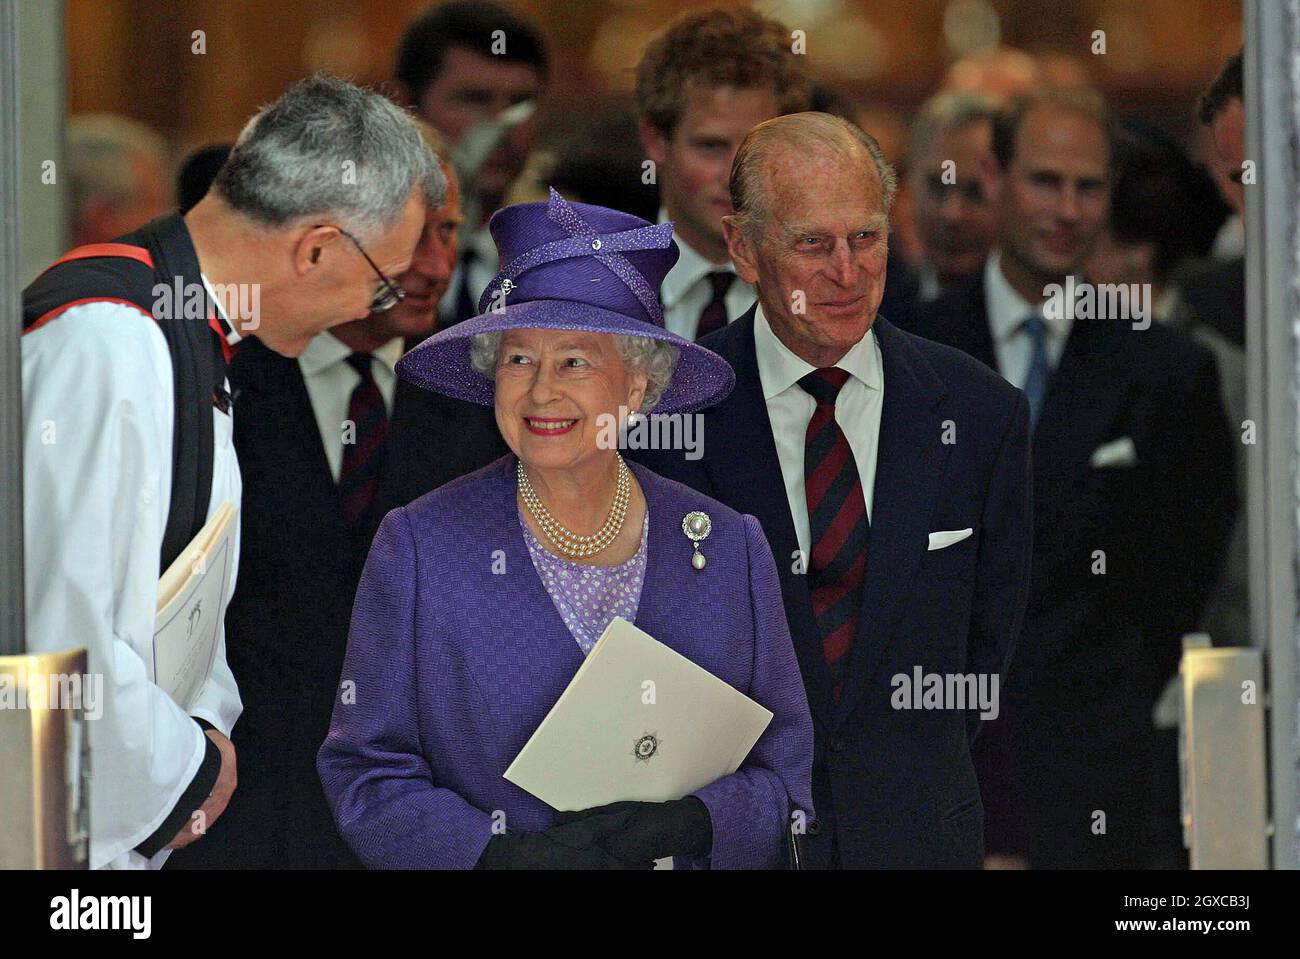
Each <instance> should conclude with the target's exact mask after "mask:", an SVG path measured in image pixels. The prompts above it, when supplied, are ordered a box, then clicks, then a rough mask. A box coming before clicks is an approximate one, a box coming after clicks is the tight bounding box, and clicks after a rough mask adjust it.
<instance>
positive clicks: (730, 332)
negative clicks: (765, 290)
mask: <svg viewBox="0 0 1300 959" xmlns="http://www.w3.org/2000/svg"><path fill="white" fill-rule="evenodd" d="M754 313H755V308H754V307H751V308H750V309H749V311H748V312H746V313H745V314H744V315H743V316H741V317H739V318H738V319H736V320H735V321H734V322H732V323H730V324H728V325H727V327H726V328H725V330H724V331H723V333H722V334H719V338H716V339H714V340H713V341H712V342H710V344H709V346H710V347H711V348H712V349H714V350H716V351H717V352H718V353H719V355H721V356H722V357H723V358H724V359H726V360H727V362H729V363H730V364H731V366H732V368H733V369H734V370H735V371H736V388H735V389H734V390H733V391H732V393H731V395H730V396H729V397H727V399H726V400H724V401H723V402H722V403H721V404H719V405H718V406H717V407H715V408H714V409H713V410H711V411H710V413H709V419H708V422H709V424H710V426H711V427H712V428H711V430H710V431H709V434H708V436H707V437H706V438H705V448H706V449H707V450H708V453H707V454H706V456H705V458H704V464H705V469H706V470H707V471H708V474H709V479H710V481H711V483H712V485H713V489H714V490H715V492H716V493H717V499H720V500H722V501H723V502H724V503H726V504H727V505H728V506H730V507H731V508H732V509H734V510H736V511H737V512H740V513H749V514H750V515H751V516H754V517H755V518H757V519H758V521H759V524H760V525H761V526H762V527H763V531H764V533H765V534H766V536H767V540H768V545H769V546H771V547H772V555H773V557H774V558H775V559H776V570H777V575H778V576H779V577H780V580H781V596H782V598H783V599H784V601H785V610H786V619H787V620H788V621H789V624H790V634H791V638H792V639H793V641H794V649H795V654H796V656H797V657H798V659H799V669H800V671H801V672H802V673H803V678H804V686H805V687H806V689H807V693H808V703H809V705H810V706H811V707H812V711H813V714H814V716H815V717H816V718H817V719H818V720H819V721H820V722H821V723H823V724H826V723H827V722H828V721H829V719H830V675H829V673H828V671H827V669H826V659H825V656H824V654H823V653H822V647H821V637H820V636H819V635H818V633H817V629H816V626H815V619H814V617H813V609H812V597H811V596H810V594H809V591H808V578H807V576H806V575H804V574H802V573H796V572H795V571H794V565H795V560H794V553H795V551H796V550H798V548H799V539H798V537H797V536H796V535H795V530H794V519H793V518H792V517H791V516H790V505H789V502H788V501H787V499H786V495H785V478H784V477H783V476H782V474H781V462H780V460H779V459H778V458H777V455H776V441H775V440H774V439H773V438H772V422H771V420H770V419H768V415H767V401H766V400H765V399H764V398H763V385H762V383H761V382H760V381H759V377H758V357H757V354H756V353H755V347H754Z"/></svg>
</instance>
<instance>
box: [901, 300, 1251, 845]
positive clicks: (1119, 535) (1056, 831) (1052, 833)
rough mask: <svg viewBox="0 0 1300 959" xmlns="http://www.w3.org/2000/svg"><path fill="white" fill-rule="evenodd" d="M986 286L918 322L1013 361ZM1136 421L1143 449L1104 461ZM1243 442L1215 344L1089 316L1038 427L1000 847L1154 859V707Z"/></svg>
mask: <svg viewBox="0 0 1300 959" xmlns="http://www.w3.org/2000/svg"><path fill="white" fill-rule="evenodd" d="M984 294H985V291H984V281H983V276H982V275H981V276H980V277H979V278H977V279H975V280H973V281H972V282H970V283H968V284H965V285H963V286H961V287H958V288H955V289H953V290H951V291H949V292H947V293H945V295H944V296H942V297H941V298H940V299H938V300H936V301H935V302H933V303H931V304H926V305H923V306H921V307H918V309H917V311H916V313H915V314H914V316H913V321H912V326H911V329H912V330H913V332H915V333H917V334H919V335H921V336H924V337H927V338H930V339H933V340H937V341H938V342H941V343H947V344H949V345H951V346H955V347H957V348H959V349H961V350H963V351H965V352H967V353H969V354H970V355H971V356H974V357H975V358H977V359H979V360H981V361H982V362H983V363H985V364H986V365H988V366H989V367H991V368H993V369H995V370H996V369H997V360H996V354H995V351H994V343H993V335H992V332H991V330H990V327H989V320H988V314H987V308H986V304H985V295H984ZM1125 437H1127V438H1129V439H1130V440H1131V441H1132V447H1131V448H1132V449H1133V450H1134V451H1135V453H1136V457H1135V461H1134V462H1129V463H1124V462H1119V463H1117V464H1116V465H1112V466H1109V467H1103V466H1099V465H1098V466H1094V465H1092V460H1093V456H1094V453H1095V452H1096V451H1097V450H1098V449H1099V448H1100V447H1104V446H1106V445H1107V444H1111V445H1110V450H1111V451H1114V450H1115V449H1116V448H1117V447H1116V445H1115V444H1116V442H1117V441H1118V442H1119V444H1120V445H1121V446H1122V445H1123V440H1124V438H1125ZM1231 444H1232V440H1231V436H1230V434H1229V432H1228V427H1227V423H1226V421H1225V417H1224V413H1223V409H1222V406H1221V403H1220V399H1219V388H1218V374H1217V371H1216V368H1215V364H1214V360H1213V357H1212V356H1211V355H1210V353H1209V352H1207V351H1206V350H1204V349H1203V348H1201V347H1200V346H1198V345H1197V344H1195V343H1194V342H1193V341H1192V340H1190V339H1189V338H1187V337H1185V336H1183V335H1181V334H1179V333H1177V332H1175V331H1173V330H1170V329H1167V328H1164V327H1162V326H1160V325H1159V324H1153V325H1152V326H1151V328H1149V329H1146V330H1134V329H1133V328H1132V325H1131V323H1130V321H1128V320H1120V319H1104V320H1089V319H1077V320H1075V321H1074V323H1073V326H1072V328H1071V332H1070V335H1069V337H1068V339H1067V341H1066V344H1065V348H1064V352H1063V353H1062V356H1061V359H1060V362H1059V363H1058V364H1057V368H1056V370H1055V372H1054V373H1053V375H1052V378H1051V381H1050V385H1049V387H1048V391H1047V394H1046V397H1045V399H1044V402H1043V408H1042V412H1041V415H1040V417H1039V421H1038V424H1037V427H1036V429H1035V432H1034V437H1033V462H1034V506H1035V509H1034V514H1035V515H1034V555H1033V580H1032V583H1033V585H1032V589H1031V593H1030V599H1029V611H1028V614H1027V616H1026V619H1025V629H1024V633H1023V636H1022V639H1021V643H1020V646H1019V651H1018V653H1017V656H1016V658H1015V660H1014V662H1013V664H1012V668H1011V686H1010V689H1009V694H1010V700H1011V709H1010V711H1009V713H1010V718H1011V726H1012V729H1011V733H1012V736H1011V739H1012V744H1013V749H1014V762H1015V766H1016V774H1015V782H1016V788H1015V790H1014V797H1013V798H1014V802H1013V804H1012V807H1011V808H1009V809H1008V808H1005V807H1003V808H994V809H990V815H991V825H994V826H1000V827H1001V828H1000V829H998V830H996V831H999V832H1000V833H1001V834H1002V835H1003V836H1004V837H1005V836H1006V835H1007V834H1010V833H1014V832H1016V831H1017V829H1016V827H1017V826H1019V827H1021V828H1020V829H1019V830H1018V831H1019V832H1020V837H1019V839H1020V845H1021V848H1020V849H1008V848H1002V849H999V850H997V851H1000V852H1025V853H1027V854H1028V857H1029V859H1030V862H1031V864H1033V865H1035V866H1045V867H1075V866H1078V867H1105V866H1137V865H1141V864H1143V863H1144V862H1147V861H1150V860H1149V859H1148V858H1147V856H1148V851H1147V850H1144V849H1143V848H1142V843H1143V842H1144V838H1145V837H1146V836H1147V835H1148V834H1149V830H1148V829H1147V828H1146V827H1145V826H1144V824H1143V822H1142V818H1143V815H1144V814H1145V811H1146V809H1147V807H1148V805H1149V803H1150V799H1151V797H1150V796H1148V795H1146V789H1147V783H1148V781H1149V773H1150V770H1151V764H1152V763H1165V762H1167V761H1168V757H1167V756H1165V755H1164V754H1163V752H1162V751H1161V750H1160V749H1158V748H1157V745H1156V743H1157V740H1156V736H1155V733H1154V729H1153V725H1152V719H1151V709H1152V705H1153V703H1154V701H1155V699H1156V698H1157V696H1158V694H1159V692H1160V690H1161V688H1162V686H1163V685H1164V683H1165V682H1166V680H1168V678H1169V677H1170V676H1171V675H1172V674H1173V673H1174V671H1175V670H1176V668H1177V663H1178V658H1179V654H1180V648H1181V636H1182V634H1183V633H1184V632H1187V631H1190V630H1192V629H1194V628H1195V627H1196V624H1197V622H1198V620H1199V618H1200V615H1201V612H1202V610H1203V608H1204V606H1205V603H1206V600H1207V598H1208V596H1209V594H1210V592H1211V590H1212V588H1213V587H1214V585H1215V583H1216V581H1217V578H1218V575H1219V570H1220V566H1221V564H1222V560H1223V555H1224V549H1225V544H1226V540H1227V535H1228V532H1229V530H1230V528H1231V525H1232V518H1233V515H1234V513H1235V510H1236V503H1237V500H1236V492H1235V477H1234V472H1233V458H1232V445H1231ZM1120 459H1121V460H1124V459H1126V458H1124V457H1120ZM1103 552H1104V564H1105V566H1104V569H1105V572H1104V573H1101V572H1100V571H1099V570H1100V569H1101V568H1102V567H1101V565H1100V563H1101V554H1102V553H1103ZM1098 813H1102V814H1104V817H1105V819H1104V827H1105V832H1104V834H1102V833H1100V831H1099V830H1100V826H1101V824H1102V822H1103V821H1102V819H1101V818H1100V817H1099V816H1098V815H1097V814H1098ZM998 818H1000V819H1001V822H1000V823H994V822H992V820H995V819H998ZM1094 830H1097V831H1094Z"/></svg>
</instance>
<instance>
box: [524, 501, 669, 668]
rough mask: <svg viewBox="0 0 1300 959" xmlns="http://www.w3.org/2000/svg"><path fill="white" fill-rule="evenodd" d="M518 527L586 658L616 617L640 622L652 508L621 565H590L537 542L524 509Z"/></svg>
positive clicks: (559, 610)
mask: <svg viewBox="0 0 1300 959" xmlns="http://www.w3.org/2000/svg"><path fill="white" fill-rule="evenodd" d="M519 526H520V528H522V530H523V533H524V542H526V543H527V544H528V552H529V553H530V554H531V555H532V557H533V566H534V567H535V568H536V570H537V575H538V576H540V577H541V579H542V585H544V586H545V587H546V592H548V593H550V595H551V602H553V603H554V604H555V609H556V611H557V612H558V613H559V614H560V618H561V619H563V620H564V625H565V626H567V627H569V632H570V633H572V634H573V638H574V639H576V640H577V641H578V647H579V648H580V649H581V650H582V655H584V656H586V655H587V654H588V653H590V652H591V650H592V648H593V647H595V645H596V641H597V640H598V639H600V635H601V633H603V632H605V627H607V626H608V625H609V624H610V622H611V621H612V620H613V619H614V617H615V616H622V617H623V618H624V619H626V620H627V621H628V622H629V623H632V622H635V621H636V612H637V609H638V608H639V607H640V605H641V586H642V584H643V583H644V582H645V561H646V542H647V537H648V534H649V531H650V511H649V510H648V509H647V510H646V516H645V521H644V522H643V523H642V524H641V545H640V546H638V547H637V551H636V553H635V554H634V555H633V556H632V558H631V559H629V560H627V561H626V562H623V563H619V564H618V565H617V566H588V565H586V564H584V563H575V562H572V561H571V560H567V559H565V558H564V557H562V556H556V555H555V554H554V553H552V552H551V551H550V550H548V549H547V548H546V547H545V546H543V545H542V544H541V543H539V542H538V541H537V537H536V536H534V535H533V531H532V530H531V529H529V528H528V523H527V522H526V521H525V520H524V514H523V510H522V508H521V509H520V511H519Z"/></svg>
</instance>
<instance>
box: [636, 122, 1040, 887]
mask: <svg viewBox="0 0 1300 959" xmlns="http://www.w3.org/2000/svg"><path fill="white" fill-rule="evenodd" d="M895 187H896V178H895V175H894V172H893V170H892V169H891V168H890V166H889V164H888V163H887V162H886V160H885V159H884V157H883V155H882V154H881V153H880V150H879V147H878V146H877V145H876V143H875V141H874V140H873V139H872V138H871V137H870V136H868V135H867V134H865V133H863V132H862V131H861V130H859V129H858V128H857V127H855V126H853V125H852V124H850V123H848V122H846V121H844V120H842V119H840V118H838V117H832V116H830V115H828V114H824V113H797V114H792V115H789V116H784V117H778V118H776V119H773V120H768V121H766V122H764V123H761V124H759V125H758V126H756V127H754V129H753V130H751V131H750V132H749V135H748V136H747V137H746V138H745V141H744V143H743V144H742V145H741V147H740V150H739V151H738V152H737V154H736V159H735V162H734V164H733V166H732V173H731V196H732V202H733V205H734V207H735V209H736V213H735V214H734V215H732V216H729V217H727V218H726V220H725V221H724V223H725V229H726V236H727V244H728V247H729V249H730V251H731V256H732V258H733V260H734V261H735V264H736V268H737V271H738V272H739V273H740V275H741V277H743V278H744V279H745V280H746V281H747V282H750V283H754V284H756V286H757V288H758V303H757V304H756V305H755V307H754V308H753V309H751V310H750V311H749V312H748V313H746V314H745V315H744V316H743V317H741V318H739V319H737V320H736V321H735V322H734V323H732V324H730V325H728V326H727V327H725V328H724V329H722V330H719V331H718V332H717V333H715V334H713V335H712V336H710V337H708V338H706V339H705V340H704V341H703V342H704V343H706V344H707V345H708V346H709V348H710V349H712V350H714V351H715V352H717V353H720V354H721V355H722V356H724V357H726V358H727V360H728V361H729V362H730V363H731V365H732V366H733V367H734V368H735V370H736V389H735V392H734V393H732V395H731V396H730V397H729V398H728V399H727V400H725V401H724V402H723V403H721V404H719V405H718V406H715V407H713V408H712V409H710V410H708V411H706V412H705V413H704V414H703V416H704V444H703V455H702V457H698V458H693V459H688V458H687V457H686V455H684V454H683V453H682V452H680V451H664V450H660V451H655V452H652V453H648V454H643V456H644V457H645V460H646V462H648V463H650V464H652V468H653V469H655V470H657V471H659V472H661V473H663V474H664V475H667V476H671V477H673V478H675V479H678V480H681V481H682V482H685V483H687V484H689V485H691V486H694V487H696V488H697V489H699V490H701V491H702V492H705V493H707V494H708V495H710V496H713V497H715V498H717V499H720V500H722V501H723V502H725V503H727V504H728V505H729V506H732V507H733V508H735V509H738V510H741V511H743V512H746V513H751V514H753V515H755V516H757V517H758V518H759V520H760V521H761V523H762V525H763V530H764V532H765V534H766V535H767V538H768V541H769V542H770V544H771V546H772V551H773V553H774V554H775V556H776V558H777V565H778V567H779V571H780V576H781V589H782V596H783V600H784V604H785V610H786V616H787V618H788V619H789V623H790V630H791V633H792V636H793V639H794V644H795V649H796V653H797V655H798V658H799V664H800V668H801V670H802V672H803V677H804V683H805V686H806V688H807V692H808V699H809V704H810V706H811V709H812V713H813V719H814V728H815V751H814V757H813V804H814V806H815V808H816V810H817V813H818V819H817V821H816V822H815V823H813V824H811V825H810V826H809V828H808V835H807V837H806V842H805V853H806V855H805V862H806V863H807V864H809V865H812V866H814V867H820V868H828V867H829V868H834V867H843V868H867V867H931V868H979V867H980V866H981V864H982V861H983V806H982V803H981V798H980V788H979V784H978V783H977V781H976V775H975V768H974V765H973V764H972V760H971V743H972V742H973V741H974V739H975V736H976V734H977V732H978V730H979V728H980V725H981V717H983V718H992V717H993V716H994V715H996V713H997V712H998V709H999V705H998V703H999V699H998V695H999V690H1000V686H1001V681H1002V675H1003V673H1004V671H1005V669H1006V667H1007V663H1008V660H1009V659H1010V656H1011V651H1012V647H1013V644H1014V643H1015V639H1016V635H1017V633H1018V631H1019V629H1020V623H1021V619H1022V616H1023V614H1024V608H1025V601H1026V596H1027V591H1028V577H1029V553H1030V527H1031V509H1030V486H1029V475H1030V473H1029V407H1028V404H1027V403H1026V401H1025V397H1024V395H1023V394H1022V393H1021V392H1020V391H1019V390H1017V389H1015V388H1014V387H1012V386H1011V385H1009V384H1008V383H1006V382H1005V381H1004V380H1002V379H1001V378H1000V377H998V376H996V375H995V374H993V373H992V372H991V371H989V370H988V369H987V368H986V367H984V366H983V365H982V364H980V363H978V362H976V361H974V360H972V359H971V358H970V357H969V356H967V355H965V354H963V353H961V352H959V351H957V350H954V349H951V348H949V347H946V346H940V345H938V344H936V343H931V342H928V341H926V340H922V339H919V338H918V337H916V336H913V335H911V334H909V333H905V332H903V331H902V330H899V329H898V328H897V327H895V326H893V325H892V324H890V323H889V322H888V321H887V320H886V319H885V318H884V317H882V316H878V315H877V309H878V307H879V305H880V300H881V296H882V293H883V290H884V282H885V264H886V259H887V257H888V247H889V243H888V240H889V219H888V217H889V207H890V203H891V201H892V200H893V196H894V191H895ZM691 455H692V456H696V455H697V451H693V452H692V453H691Z"/></svg>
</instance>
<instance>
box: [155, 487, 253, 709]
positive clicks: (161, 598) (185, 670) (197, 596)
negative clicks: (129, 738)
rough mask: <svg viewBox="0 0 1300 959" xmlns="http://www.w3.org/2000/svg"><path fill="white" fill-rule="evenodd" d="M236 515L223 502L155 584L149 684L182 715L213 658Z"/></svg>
mask: <svg viewBox="0 0 1300 959" xmlns="http://www.w3.org/2000/svg"><path fill="white" fill-rule="evenodd" d="M238 512H239V511H238V510H237V509H236V508H235V507H234V506H232V505H231V504H230V503H222V504H221V507H220V509H218V510H217V512H216V513H215V514H214V515H213V517H212V519H210V520H208V522H207V525H205V526H204V527H203V529H201V530H200V531H199V534H198V535H197V536H195V537H194V539H193V540H192V541H191V542H190V544H189V545H188V546H186V547H185V549H183V550H182V551H181V554H180V555H179V556H178V557H176V559H175V561H174V562H173V563H172V564H171V566H169V567H167V571H166V572H165V573H163V576H162V579H161V580H160V581H159V583H158V614H157V618H156V619H155V620H154V636H153V681H154V682H155V683H157V684H158V685H159V686H161V687H162V689H163V691H164V692H166V693H167V695H169V696H170V697H171V698H172V699H174V700H175V701H176V704H177V705H179V706H180V707H181V708H182V709H184V710H185V711H187V712H188V711H189V709H190V707H191V706H193V705H194V701H195V699H197V698H198V695H199V692H200V691H201V690H202V689H203V684H204V683H206V682H207V680H208V676H209V674H210V673H211V672H212V663H213V660H214V659H215V657H216V653H217V637H218V635H219V634H220V628H221V622H222V619H223V618H224V617H225V610H226V596H227V595H228V593H229V589H230V570H231V567H232V566H233V564H234V542H233V538H234V531H235V518H236V516H237V515H238Z"/></svg>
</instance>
